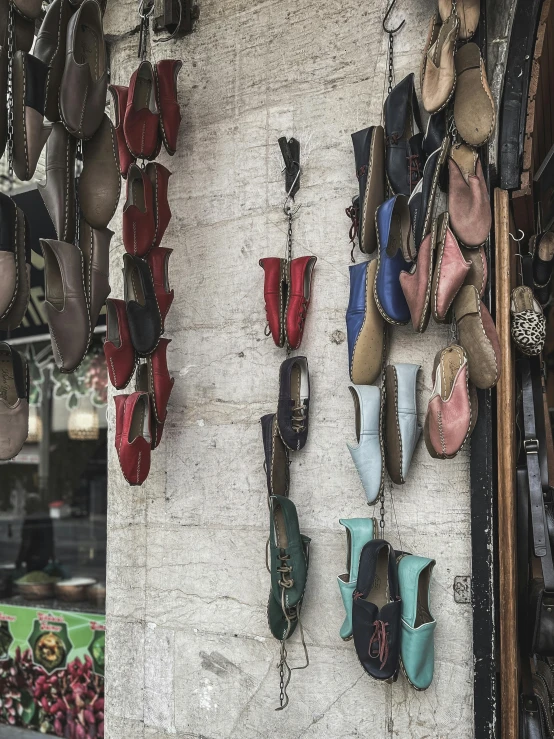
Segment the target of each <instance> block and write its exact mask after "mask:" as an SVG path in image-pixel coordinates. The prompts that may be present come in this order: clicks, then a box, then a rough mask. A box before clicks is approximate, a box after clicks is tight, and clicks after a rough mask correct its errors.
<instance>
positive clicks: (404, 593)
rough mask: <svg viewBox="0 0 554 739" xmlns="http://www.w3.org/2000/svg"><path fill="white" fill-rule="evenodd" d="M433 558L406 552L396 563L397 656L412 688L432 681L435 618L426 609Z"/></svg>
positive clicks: (421, 688) (433, 564)
mask: <svg viewBox="0 0 554 739" xmlns="http://www.w3.org/2000/svg"><path fill="white" fill-rule="evenodd" d="M434 566H435V560H434V559H427V558H426V557H414V556H412V555H406V556H405V557H402V559H401V560H400V562H399V563H398V582H399V585H400V597H401V598H402V639H401V643H400V656H401V657H402V664H403V665H404V672H405V673H406V677H407V678H408V681H409V682H410V684H411V685H412V686H413V687H414V688H415V689H416V690H427V688H428V687H429V685H431V682H432V681H433V671H434V664H435V645H434V633H435V627H436V625H437V622H436V621H435V619H434V618H433V617H432V616H431V612H430V610H429V585H430V583H431V573H432V572H433V567H434Z"/></svg>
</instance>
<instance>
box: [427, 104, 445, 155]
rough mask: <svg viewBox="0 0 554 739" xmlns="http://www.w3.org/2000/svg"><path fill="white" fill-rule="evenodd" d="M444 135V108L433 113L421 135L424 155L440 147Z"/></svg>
mask: <svg viewBox="0 0 554 739" xmlns="http://www.w3.org/2000/svg"><path fill="white" fill-rule="evenodd" d="M445 137H446V110H441V111H439V112H438V113H433V115H430V116H429V120H428V121H427V129H426V130H425V136H424V137H423V153H424V154H425V156H426V157H430V156H431V154H432V153H433V152H434V151H436V150H437V149H440V147H441V145H442V142H443V141H444V139H445Z"/></svg>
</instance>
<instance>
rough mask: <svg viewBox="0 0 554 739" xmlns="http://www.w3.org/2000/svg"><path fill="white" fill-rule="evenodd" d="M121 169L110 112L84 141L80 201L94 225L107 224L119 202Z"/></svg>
mask: <svg viewBox="0 0 554 739" xmlns="http://www.w3.org/2000/svg"><path fill="white" fill-rule="evenodd" d="M120 194H121V173H120V170H119V152H118V149H117V139H116V135H115V131H114V127H113V124H112V122H111V121H110V119H109V118H108V116H107V115H106V114H104V117H103V118H102V122H101V123H100V126H99V127H98V129H97V131H96V133H95V134H94V136H93V137H92V138H91V139H89V140H88V141H85V142H83V170H82V172H81V176H80V178H79V205H80V206H81V211H82V213H83V216H84V217H85V220H86V221H87V223H88V224H89V225H91V226H92V228H96V229H101V228H106V226H107V225H108V223H109V222H110V221H111V220H112V218H113V216H114V215H115V211H116V210H117V206H118V205H119V196H120Z"/></svg>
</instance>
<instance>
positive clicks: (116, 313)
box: [104, 298, 136, 397]
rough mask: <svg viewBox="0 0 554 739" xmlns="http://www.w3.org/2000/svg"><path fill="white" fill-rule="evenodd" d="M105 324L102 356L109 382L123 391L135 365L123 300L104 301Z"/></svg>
mask: <svg viewBox="0 0 554 739" xmlns="http://www.w3.org/2000/svg"><path fill="white" fill-rule="evenodd" d="M106 324H107V326H106V339H105V341H104V354H105V355H106V363H107V365H108V373H109V375H110V382H111V383H112V385H113V386H114V387H115V388H116V389H117V390H123V388H124V387H127V385H128V384H129V382H130V381H131V377H132V376H133V372H134V371H135V363H136V355H135V349H134V347H133V344H132V343H131V334H130V333H129V324H128V322H127V309H126V307H125V301H124V300H114V299H113V298H108V300H106ZM119 397H121V396H119Z"/></svg>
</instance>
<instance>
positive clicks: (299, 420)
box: [277, 357, 310, 452]
mask: <svg viewBox="0 0 554 739" xmlns="http://www.w3.org/2000/svg"><path fill="white" fill-rule="evenodd" d="M309 411H310V374H309V371H308V360H307V359H306V357H289V359H285V361H284V362H283V363H282V364H281V368H280V370H279V402H278V405H277V424H278V426H279V434H280V436H281V439H282V440H283V443H284V444H285V446H287V447H288V448H289V449H290V450H291V451H294V452H296V451H299V450H300V449H302V448H303V447H304V445H305V444H306V441H307V440H308V427H309Z"/></svg>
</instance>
